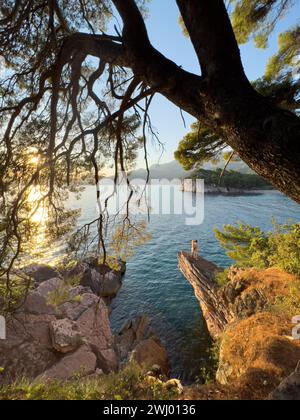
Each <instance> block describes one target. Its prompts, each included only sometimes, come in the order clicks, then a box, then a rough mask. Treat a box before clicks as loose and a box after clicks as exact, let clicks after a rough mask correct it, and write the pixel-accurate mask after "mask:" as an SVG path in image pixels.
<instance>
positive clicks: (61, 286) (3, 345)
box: [0, 268, 119, 381]
mask: <svg viewBox="0 0 300 420" xmlns="http://www.w3.org/2000/svg"><path fill="white" fill-rule="evenodd" d="M37 272H38V270H35V271H34V273H37ZM50 272H51V270H48V271H47V273H48V274H50ZM53 272H55V274H56V275H57V272H56V271H55V270H54V271H53ZM44 274H45V269H44V268H43V275H44ZM35 280H36V284H37V285H38V287H36V288H35V289H33V290H31V291H30V292H29V294H28V296H27V299H26V301H25V304H24V305H23V306H22V307H21V308H20V309H19V310H18V312H16V313H14V314H13V315H12V316H11V317H10V318H9V319H8V320H7V339H6V340H1V342H0V366H1V367H2V368H3V369H4V370H3V373H2V374H1V377H0V380H2V381H3V380H12V379H15V378H18V377H22V376H25V377H29V378H32V379H34V378H36V377H39V378H40V377H41V376H40V375H45V377H47V378H49V379H50V378H57V379H68V378H69V377H70V376H72V373H73V374H76V373H78V372H83V374H89V373H93V372H94V371H96V369H100V370H102V371H103V372H105V373H108V372H111V371H115V370H117V369H118V366H119V361H118V355H117V351H116V346H115V338H114V336H113V334H112V331H111V328H110V324H109V316H108V308H107V305H106V304H105V302H104V300H103V299H102V298H101V297H99V296H97V295H95V294H94V293H93V292H92V290H91V289H89V288H87V287H82V286H75V287H70V286H68V285H66V284H65V283H64V280H63V278H58V277H55V278H52V279H49V280H46V281H44V282H41V281H40V280H37V278H36V279H35ZM60 292H63V299H58V303H57V304H56V305H54V303H53V302H52V300H53V294H54V295H56V294H57V295H59V293H60ZM50 297H52V298H51V299H50ZM49 300H51V303H52V304H50V303H49ZM53 305H54V306H53ZM85 356H87V357H86V358H85ZM85 360H86V361H85Z"/></svg>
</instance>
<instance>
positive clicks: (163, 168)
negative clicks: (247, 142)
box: [130, 160, 253, 179]
mask: <svg viewBox="0 0 300 420" xmlns="http://www.w3.org/2000/svg"><path fill="white" fill-rule="evenodd" d="M223 166H224V165H223ZM217 168H222V169H223V167H222V165H221V164H218V165H213V164H211V163H206V164H205V165H203V169H206V170H215V169H217ZM227 170H232V171H237V172H240V173H242V174H252V173H253V171H252V170H251V169H250V168H249V167H248V166H247V165H246V164H245V163H244V162H242V161H241V162H232V163H231V164H230V165H229V166H228V168H227ZM192 172H193V171H190V172H188V171H185V170H184V169H183V168H182V166H181V165H180V164H179V163H178V162H177V161H176V160H173V161H172V162H169V163H162V164H156V165H152V166H151V167H150V178H151V179H163V178H165V179H175V178H180V179H181V178H186V177H188V176H189V175H191V174H192ZM146 178H147V171H146V170H145V169H137V170H135V171H132V173H131V175H130V179H146Z"/></svg>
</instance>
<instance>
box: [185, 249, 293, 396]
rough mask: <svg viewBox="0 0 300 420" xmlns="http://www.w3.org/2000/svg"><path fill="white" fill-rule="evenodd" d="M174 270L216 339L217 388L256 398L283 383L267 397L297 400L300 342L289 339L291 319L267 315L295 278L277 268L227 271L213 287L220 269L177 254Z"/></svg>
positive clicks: (278, 313) (291, 326)
mask: <svg viewBox="0 0 300 420" xmlns="http://www.w3.org/2000/svg"><path fill="white" fill-rule="evenodd" d="M179 268H180V270H181V271H182V273H183V274H184V276H185V277H186V278H187V280H188V281H189V282H190V283H191V285H192V286H193V288H194V290H195V295H196V297H197V299H198V300H199V303H200V306H201V309H202V313H203V316H204V318H205V320H206V322H207V326H208V329H209V331H210V333H211V335H212V337H213V338H220V342H221V347H220V353H219V366H218V371H217V375H216V379H217V381H218V383H219V384H221V385H223V386H226V387H232V388H235V389H237V392H238V393H239V394H240V395H242V394H243V392H244V391H245V390H247V393H248V395H252V397H253V398H254V399H260V398H266V397H267V395H268V393H270V392H271V391H272V390H274V389H275V388H277V386H278V385H279V384H280V383H281V382H282V381H283V382H282V383H281V385H280V386H279V388H277V389H276V391H274V392H273V393H272V394H271V397H270V398H272V399H296V396H297V395H298V397H299V383H300V381H299V369H298V370H296V371H295V368H296V366H297V364H298V362H299V360H300V341H297V340H293V339H292V337H291V334H292V329H293V325H292V322H291V316H290V315H288V313H286V314H285V313H284V311H280V312H276V311H275V312H274V311H270V308H272V305H275V307H276V303H278V298H279V297H280V298H281V299H284V298H286V297H289V296H290V294H291V287H292V286H293V284H295V282H296V278H295V276H292V275H289V274H287V273H285V272H283V271H281V270H278V269H276V268H272V269H267V270H254V269H247V270H241V269H237V268H235V267H232V268H231V269H230V270H229V272H228V275H227V280H228V281H227V284H226V285H225V286H223V287H218V286H217V284H216V282H215V274H216V273H218V272H219V271H220V269H219V268H218V267H216V266H215V265H214V264H211V263H209V262H207V261H205V260H204V259H203V258H201V257H199V258H193V257H192V256H191V255H190V254H187V253H181V254H179ZM294 371H295V372H294ZM293 372H294V373H293ZM291 374H292V375H291ZM289 375H291V376H289ZM287 377H288V379H285V378H287Z"/></svg>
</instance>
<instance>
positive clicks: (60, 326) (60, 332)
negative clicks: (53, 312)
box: [50, 319, 83, 353]
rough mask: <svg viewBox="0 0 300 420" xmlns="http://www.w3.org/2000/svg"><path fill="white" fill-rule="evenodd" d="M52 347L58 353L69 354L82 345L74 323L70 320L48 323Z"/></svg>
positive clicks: (80, 336) (81, 337)
mask: <svg viewBox="0 0 300 420" xmlns="http://www.w3.org/2000/svg"><path fill="white" fill-rule="evenodd" d="M50 335H51V340H52V345H53V347H54V349H55V350H57V351H59V352H60V353H69V352H72V351H74V350H76V349H77V348H78V347H79V346H80V345H81V344H83V336H82V335H81V334H80V331H79V327H78V325H77V324H76V322H74V321H71V320H70V319H59V320H55V321H52V322H51V323H50Z"/></svg>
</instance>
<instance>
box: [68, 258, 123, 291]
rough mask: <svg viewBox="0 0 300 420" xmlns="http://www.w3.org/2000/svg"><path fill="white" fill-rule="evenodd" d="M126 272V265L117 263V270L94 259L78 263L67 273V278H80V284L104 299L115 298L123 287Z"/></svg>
mask: <svg viewBox="0 0 300 420" xmlns="http://www.w3.org/2000/svg"><path fill="white" fill-rule="evenodd" d="M125 272H126V263H124V262H122V261H116V268H115V269H111V268H110V267H109V266H108V265H105V264H99V262H98V260H97V259H95V258H92V259H90V260H87V261H85V262H81V263H78V264H77V265H76V266H75V267H73V268H72V269H71V270H69V271H68V272H66V273H65V275H66V277H78V278H79V279H80V284H81V285H82V286H84V287H89V288H90V289H91V290H92V292H93V293H95V294H97V295H98V296H101V297H104V298H110V299H112V298H114V297H115V296H116V295H117V293H118V291H119V289H120V288H121V286H122V277H123V275H124V274H125Z"/></svg>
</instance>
